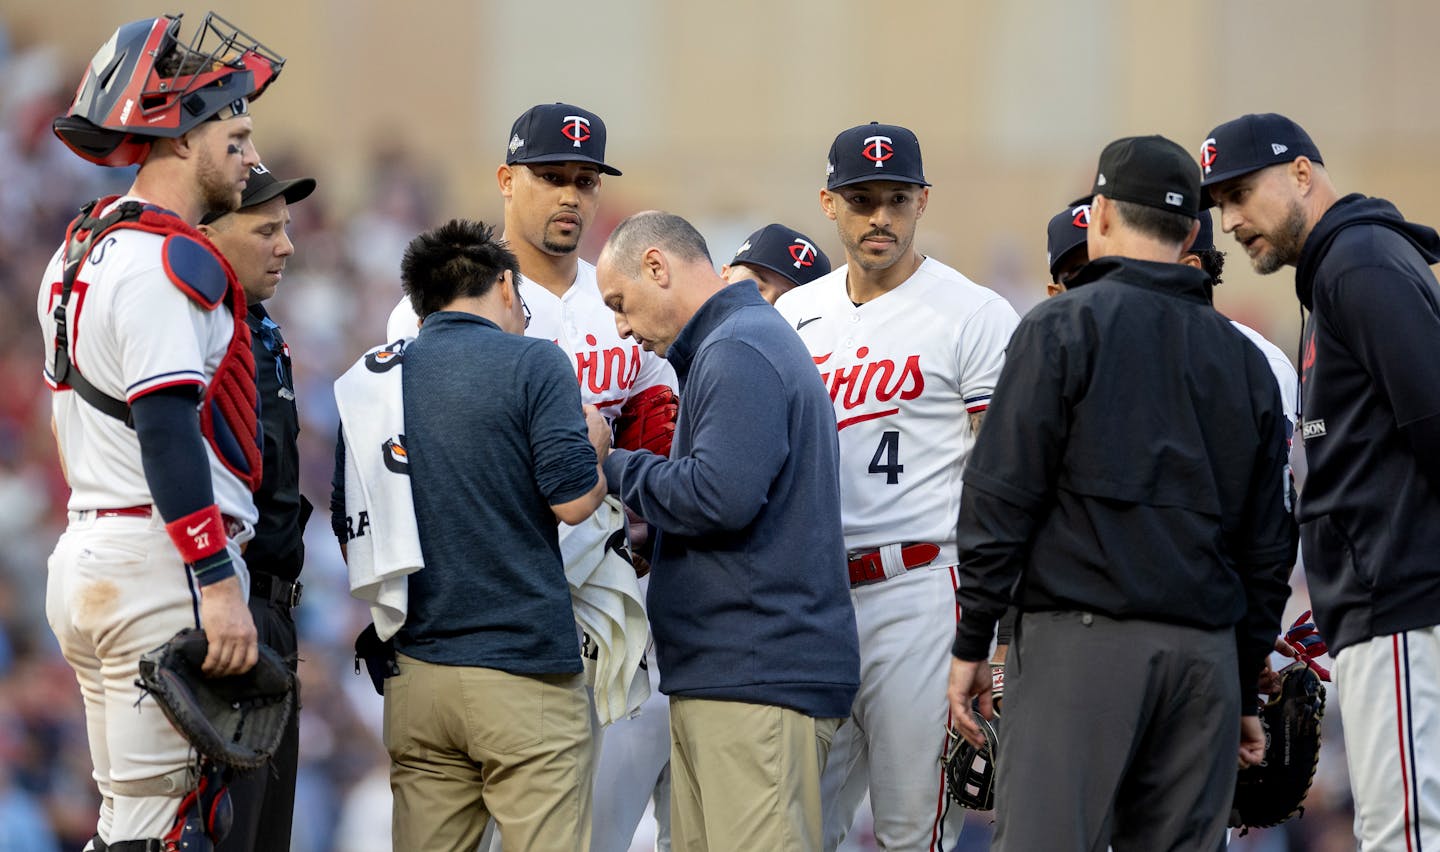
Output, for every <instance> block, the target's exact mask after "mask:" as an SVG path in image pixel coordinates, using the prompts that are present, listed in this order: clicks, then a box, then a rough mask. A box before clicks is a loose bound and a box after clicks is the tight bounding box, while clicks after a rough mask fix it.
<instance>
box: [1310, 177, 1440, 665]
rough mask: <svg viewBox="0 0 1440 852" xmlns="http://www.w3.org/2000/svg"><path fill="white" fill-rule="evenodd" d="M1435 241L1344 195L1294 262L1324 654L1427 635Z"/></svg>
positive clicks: (1437, 415) (1432, 596) (1433, 508)
mask: <svg viewBox="0 0 1440 852" xmlns="http://www.w3.org/2000/svg"><path fill="white" fill-rule="evenodd" d="M1437 260H1440V235H1437V234H1436V233H1435V231H1434V229H1432V228H1427V227H1425V226H1423V225H1416V224H1413V223H1411V222H1407V221H1405V219H1404V218H1402V217H1401V215H1400V211H1398V210H1396V209H1395V206H1394V205H1393V204H1391V203H1390V202H1388V201H1385V200H1384V199H1380V198H1366V197H1365V196H1363V195H1347V196H1345V197H1344V198H1342V199H1340V200H1339V201H1337V202H1336V203H1335V204H1334V205H1333V206H1331V208H1330V209H1329V210H1328V211H1326V213H1325V215H1324V216H1322V217H1321V218H1320V221H1319V222H1317V223H1316V225H1315V228H1314V230H1312V231H1311V232H1310V236H1309V237H1307V238H1306V240H1305V245H1304V247H1303V248H1302V249H1301V253H1300V260H1299V263H1298V264H1297V265H1296V272H1295V290H1296V293H1297V295H1298V296H1299V297H1300V302H1301V304H1303V305H1304V306H1305V307H1307V308H1309V309H1310V310H1311V311H1312V313H1311V315H1310V319H1309V322H1307V323H1306V325H1305V333H1304V337H1303V341H1302V354H1301V359H1300V364H1301V381H1302V393H1301V403H1302V404H1301V419H1302V421H1303V422H1302V424H1301V434H1302V435H1303V436H1304V439H1305V458H1306V461H1307V462H1308V463H1309V469H1310V470H1309V476H1308V477H1307V478H1306V480H1305V487H1304V489H1303V490H1302V491H1301V493H1300V512H1299V520H1300V544H1301V548H1302V550H1303V552H1304V554H1305V573H1306V577H1307V579H1308V581H1309V584H1310V594H1311V596H1312V598H1313V600H1314V603H1315V621H1316V624H1317V625H1318V626H1319V627H1320V632H1321V634H1322V635H1324V637H1325V639H1326V641H1327V642H1328V643H1329V645H1330V651H1331V653H1335V652H1338V651H1340V650H1342V649H1344V648H1346V647H1348V646H1350V645H1353V644H1355V643H1357V642H1363V641H1365V640H1367V639H1371V638H1373V637H1376V636H1387V635H1390V634H1394V633H1399V632H1402V631H1405V630H1413V629H1416V628H1420V627H1427V626H1430V625H1433V624H1436V623H1440V286H1437V285H1436V282H1435V276H1434V275H1433V274H1432V273H1431V271H1430V270H1429V269H1428V268H1427V266H1428V265H1429V264H1433V263H1435V262H1436V261H1437Z"/></svg>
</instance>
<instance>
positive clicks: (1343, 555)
mask: <svg viewBox="0 0 1440 852" xmlns="http://www.w3.org/2000/svg"><path fill="white" fill-rule="evenodd" d="M1200 159H1201V167H1202V169H1203V172H1204V176H1203V181H1202V185H1203V186H1204V187H1205V188H1206V189H1207V190H1208V198H1206V199H1205V200H1206V203H1207V204H1210V203H1213V204H1215V205H1218V206H1219V208H1220V223H1221V227H1223V228H1224V230H1225V231H1227V232H1230V233H1233V234H1234V235H1235V239H1236V240H1237V241H1239V243H1240V245H1241V246H1243V247H1244V248H1245V251H1246V252H1247V253H1248V254H1249V255H1250V260H1251V263H1252V264H1253V265H1254V267H1255V269H1256V271H1258V272H1260V273H1261V274H1268V273H1271V272H1275V271H1276V270H1278V269H1279V268H1280V267H1282V266H1294V267H1295V268H1296V272H1295V292H1296V294H1297V295H1298V296H1299V297H1300V303H1301V305H1303V306H1304V308H1306V309H1307V310H1309V311H1310V317H1309V320H1308V321H1307V322H1306V323H1305V329H1304V333H1303V335H1302V338H1301V340H1302V343H1301V346H1302V355H1301V384H1302V393H1301V419H1302V423H1301V434H1302V436H1303V437H1304V440H1305V453H1306V458H1307V460H1308V462H1309V469H1310V474H1309V478H1308V480H1307V481H1306V483H1305V487H1304V490H1303V491H1302V492H1301V495H1300V506H1299V520H1300V530H1301V532H1300V540H1301V547H1302V552H1303V554H1304V561H1305V570H1306V575H1307V578H1308V581H1309V585H1310V594H1311V598H1312V601H1313V603H1314V607H1315V620H1316V622H1317V623H1318V625H1319V627H1320V631H1321V633H1322V634H1323V635H1324V636H1325V638H1326V639H1327V640H1328V642H1329V646H1330V651H1331V653H1332V654H1334V655H1335V682H1336V684H1337V686H1338V688H1339V691H1340V710H1341V717H1342V719H1343V721H1344V725H1345V740H1346V755H1347V758H1348V762H1349V765H1350V783H1351V785H1352V786H1353V787H1354V793H1355V809H1356V815H1357V819H1356V830H1357V833H1358V839H1359V841H1360V848H1361V849H1362V850H1365V852H1371V850H1376V849H1386V850H1389V849H1402V850H1403V849H1420V848H1424V847H1427V846H1435V847H1437V848H1440V626H1437V625H1440V286H1437V285H1436V281H1435V277H1434V275H1432V274H1431V272H1430V270H1429V269H1428V268H1427V267H1428V266H1429V265H1430V264H1433V263H1435V262H1436V261H1437V260H1440V235H1437V234H1436V232H1435V230H1434V229H1432V228H1427V227H1424V226H1422V225H1416V224H1414V223H1411V222H1407V221H1405V220H1404V219H1403V218H1402V217H1401V215H1400V212H1399V211H1398V210H1396V209H1395V206H1394V205H1393V204H1391V203H1390V202H1388V201H1385V200H1383V199H1379V198H1367V197H1365V196H1363V195H1358V194H1354V195H1346V196H1344V197H1341V196H1340V195H1339V193H1338V192H1336V190H1335V187H1334V185H1333V184H1332V183H1331V181H1330V177H1329V175H1328V174H1327V173H1326V170H1325V166H1324V164H1323V162H1322V160H1321V157H1320V151H1319V149H1317V148H1316V146H1315V143H1314V142H1312V141H1311V139H1310V137H1309V135H1308V134H1306V133H1305V131H1304V130H1303V129H1301V127H1300V126H1299V125H1298V124H1296V123H1295V122H1293V121H1291V120H1290V119H1288V118H1285V117H1284V116H1280V115H1275V114H1264V115H1246V116H1242V117H1240V118H1237V119H1235V120H1234V121H1230V122H1227V123H1225V124H1222V125H1220V126H1219V127H1217V128H1215V130H1213V131H1212V132H1211V133H1210V137H1209V138H1208V139H1206V140H1205V143H1204V146H1203V148H1202V150H1201V155H1200Z"/></svg>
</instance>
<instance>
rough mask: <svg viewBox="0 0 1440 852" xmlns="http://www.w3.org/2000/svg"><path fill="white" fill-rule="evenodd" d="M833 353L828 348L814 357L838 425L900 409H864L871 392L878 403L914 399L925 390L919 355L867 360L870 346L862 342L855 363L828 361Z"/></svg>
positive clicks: (893, 412)
mask: <svg viewBox="0 0 1440 852" xmlns="http://www.w3.org/2000/svg"><path fill="white" fill-rule="evenodd" d="M834 354H835V353H833V352H827V353H825V354H824V355H815V356H813V357H814V360H815V366H816V368H817V369H819V370H820V380H821V381H822V382H824V383H825V387H826V388H827V389H828V390H829V391H830V401H831V402H833V403H834V404H835V413H836V415H837V416H836V421H837V423H836V426H837V428H839V429H844V428H845V427H847V426H853V425H855V424H856V423H864V422H865V421H867V420H878V419H880V418H882V417H889V416H890V415H892V414H899V413H900V408H899V405H898V404H896V405H886V407H884V408H881V409H878V410H873V411H864V412H861V411H860V409H863V408H866V407H867V406H868V404H869V403H870V399H871V397H872V395H873V397H874V399H875V401H876V402H878V403H891V402H892V401H894V400H896V399H899V400H902V401H903V400H909V399H915V398H916V397H918V396H920V394H922V393H924V392H925V374H924V373H923V372H922V371H921V369H920V356H919V355H910V356H907V357H906V358H905V360H904V362H903V363H902V364H897V363H896V360H897V359H895V358H878V359H875V360H866V359H867V358H868V357H869V355H870V347H868V346H861V347H860V348H859V349H857V350H855V357H856V359H858V360H857V361H856V363H854V364H851V365H849V366H846V367H841V366H838V365H831V364H830V363H829V362H830V358H831V356H832V355H834Z"/></svg>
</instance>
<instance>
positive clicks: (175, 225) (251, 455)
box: [56, 196, 263, 491]
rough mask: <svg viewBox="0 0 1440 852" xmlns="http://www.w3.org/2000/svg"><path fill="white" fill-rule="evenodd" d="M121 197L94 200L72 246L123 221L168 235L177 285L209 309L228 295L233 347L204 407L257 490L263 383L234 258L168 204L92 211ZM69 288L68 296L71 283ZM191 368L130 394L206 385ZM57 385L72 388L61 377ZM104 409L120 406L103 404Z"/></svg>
mask: <svg viewBox="0 0 1440 852" xmlns="http://www.w3.org/2000/svg"><path fill="white" fill-rule="evenodd" d="M118 200H119V196H110V197H107V198H102V199H100V200H99V201H96V202H93V203H92V204H90V205H89V206H87V207H86V208H85V209H84V211H83V212H82V213H81V214H80V215H79V216H77V217H76V218H75V219H74V221H72V222H71V223H70V226H69V228H67V229H66V233H65V242H66V247H67V251H69V249H70V247H71V244H72V243H73V242H75V241H77V240H80V241H85V242H87V243H88V244H89V245H94V244H95V243H96V242H98V241H99V239H100V237H102V236H104V235H105V234H106V233H108V232H110V231H112V230H114V229H116V228H130V229H133V230H137V231H145V232H147V233H152V234H158V235H161V236H163V237H164V238H165V240H164V242H163V244H162V246H161V259H162V261H163V264H164V268H165V274H166V276H167V277H168V278H169V279H170V281H171V283H173V284H174V285H175V286H176V288H177V289H179V290H180V291H181V292H182V293H184V294H185V295H186V296H188V297H189V298H190V299H191V300H192V301H194V302H195V303H196V304H197V305H200V306H201V307H203V308H204V309H205V310H210V311H213V310H215V309H216V308H217V307H219V306H220V305H221V304H222V303H227V302H228V304H229V307H230V311H231V314H232V316H233V319H234V327H233V330H232V332H231V335H230V342H229V344H228V346H227V347H226V350H225V354H224V355H223V356H222V357H221V359H220V364H219V365H218V366H217V367H216V369H215V375H214V376H213V377H212V378H211V379H210V383H209V384H208V385H207V386H205V395H204V398H203V400H202V401H201V406H200V431H201V433H202V434H203V435H204V436H205V439H206V441H208V442H209V443H210V446H211V448H212V449H214V451H215V455H216V457H217V458H219V459H220V462H221V464H222V465H224V466H225V468H226V469H227V470H229V471H230V472H231V473H233V474H234V475H235V476H236V477H238V478H239V479H240V481H242V482H244V483H245V484H246V486H248V487H249V489H250V490H251V491H255V490H256V489H258V488H259V487H260V480H261V473H262V471H261V465H262V456H261V447H262V446H263V440H262V435H261V431H260V429H261V427H260V400H259V394H258V393H257V392H256V388H255V355H254V353H253V352H252V351H251V349H250V327H249V326H248V325H246V324H245V314H246V304H245V291H244V290H243V289H242V288H241V286H240V282H239V280H238V279H237V278H236V277H235V270H234V269H232V268H231V266H230V263H229V261H227V260H226V259H225V257H224V256H223V255H222V254H220V251H219V250H218V249H216V248H215V246H214V245H213V244H212V243H211V242H210V240H209V239H207V238H206V237H205V235H204V234H202V233H200V231H198V230H196V229H195V228H193V227H191V226H190V225H189V224H188V223H186V222H184V221H183V220H181V219H180V218H179V217H178V216H176V215H175V214H174V213H172V212H170V211H168V210H165V209H163V208H161V207H156V206H154V205H150V204H146V205H139V204H132V203H127V204H126V205H122V206H121V207H120V208H118V209H117V210H115V211H114V212H112V213H111V214H110V215H109V216H105V217H95V216H92V215H91V214H92V212H93V211H95V210H105V209H107V208H110V207H112V206H114V205H115V203H116V202H117V201H118ZM81 283H82V282H80V281H78V280H76V281H74V282H73V284H72V291H73V290H74V289H79V287H80V285H81ZM62 286H63V285H62ZM61 294H62V295H61V298H62V299H64V298H65V297H64V293H63V290H62V291H61ZM62 307H63V306H62ZM77 308H78V304H77ZM60 321H62V320H60V319H57V322H60ZM58 345H66V346H67V349H66V352H65V354H66V356H67V357H68V356H69V353H70V352H71V351H73V341H72V342H71V343H70V344H62V343H61V338H59V337H57V346H58ZM69 368H70V369H71V370H73V371H74V372H75V373H76V374H77V375H79V376H80V377H81V378H83V374H80V372H79V369H78V367H77V366H76V365H75V364H74V363H73V362H72V363H70V364H69ZM187 375H189V376H193V375H194V374H191V373H187V372H180V373H177V374H176V378H175V380H174V381H169V382H160V383H158V384H155V385H153V386H148V385H146V383H148V382H152V381H154V380H155V379H156V378H161V377H150V378H147V379H145V380H143V381H142V382H140V383H136V384H132V385H131V386H130V388H128V389H127V393H129V391H130V390H132V389H134V388H136V387H137V385H138V386H140V390H138V391H135V392H134V393H133V394H130V395H129V398H128V401H134V400H135V399H138V398H139V397H141V396H144V395H145V394H147V393H150V392H152V391H155V390H159V389H160V388H163V387H173V386H176V385H181V384H203V376H196V377H195V378H193V379H192V378H184V377H185V376H187ZM56 389H57V390H64V389H66V388H65V387H64V386H61V385H58V384H57V385H56ZM99 402H101V403H103V404H104V405H111V406H112V407H119V408H121V409H128V405H127V404H126V403H122V402H120V401H119V400H114V399H109V401H108V402H107V401H106V399H104V398H102V399H101V400H99ZM101 410H102V411H106V413H111V414H114V413H115V412H113V411H110V410H108V409H107V408H105V407H104V406H103V405H102V406H101ZM125 414H128V410H125V411H124V413H123V414H119V415H116V416H119V417H120V418H121V419H125V416H124V415H125ZM128 422H129V421H127V423H128Z"/></svg>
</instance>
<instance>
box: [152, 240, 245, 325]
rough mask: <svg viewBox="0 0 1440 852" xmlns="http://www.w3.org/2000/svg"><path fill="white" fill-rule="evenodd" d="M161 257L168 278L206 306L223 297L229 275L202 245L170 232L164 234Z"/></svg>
mask: <svg viewBox="0 0 1440 852" xmlns="http://www.w3.org/2000/svg"><path fill="white" fill-rule="evenodd" d="M161 257H162V259H163V260H164V262H165V274H166V275H168V276H169V277H170V281H171V282H173V283H174V284H175V286H176V287H179V288H180V290H181V292H183V293H185V295H187V296H189V297H190V298H191V299H193V300H194V301H195V302H196V303H198V304H200V305H202V306H204V307H205V309H206V310H212V311H213V310H214V309H215V308H216V307H218V306H219V305H220V303H221V302H223V301H224V300H225V292H226V290H227V289H228V288H229V283H230V282H229V278H228V277H227V276H226V274H225V267H224V266H222V265H221V264H220V259H219V258H217V257H216V256H215V253H214V252H212V251H211V250H210V249H209V248H207V247H206V246H205V245H203V244H201V243H200V242H198V241H196V240H195V239H193V238H191V237H187V236H185V235H184V234H171V235H170V236H168V237H166V238H165V245H164V248H163V249H162V250H161Z"/></svg>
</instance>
